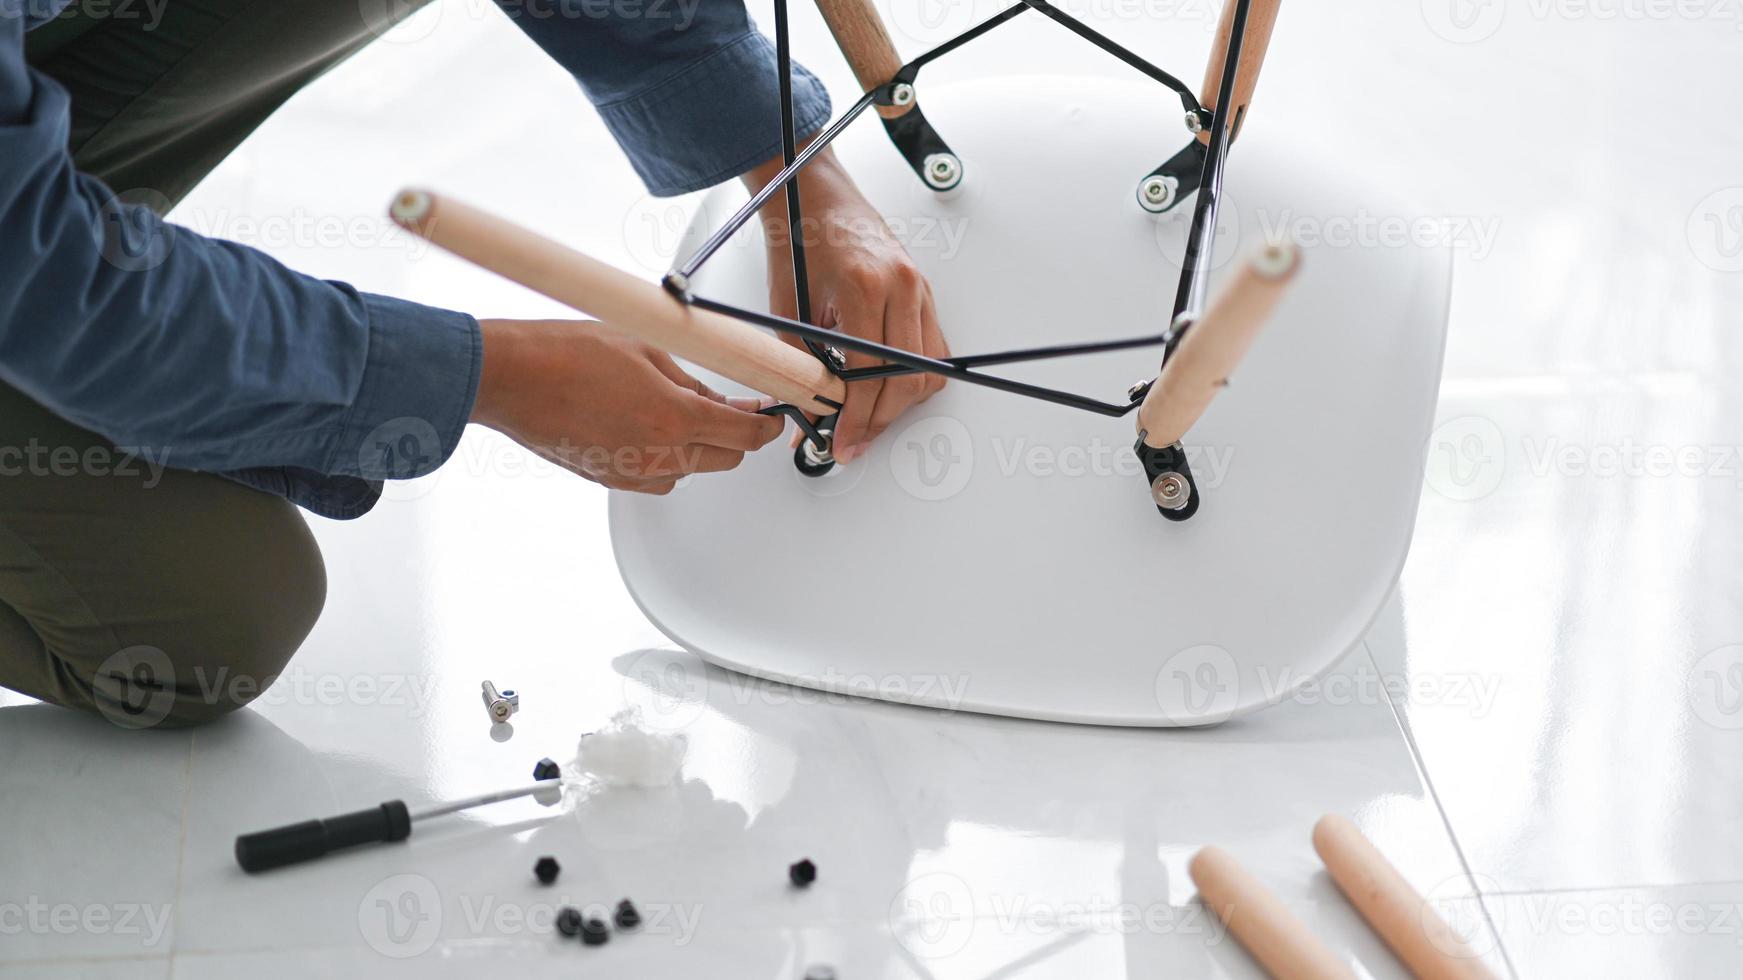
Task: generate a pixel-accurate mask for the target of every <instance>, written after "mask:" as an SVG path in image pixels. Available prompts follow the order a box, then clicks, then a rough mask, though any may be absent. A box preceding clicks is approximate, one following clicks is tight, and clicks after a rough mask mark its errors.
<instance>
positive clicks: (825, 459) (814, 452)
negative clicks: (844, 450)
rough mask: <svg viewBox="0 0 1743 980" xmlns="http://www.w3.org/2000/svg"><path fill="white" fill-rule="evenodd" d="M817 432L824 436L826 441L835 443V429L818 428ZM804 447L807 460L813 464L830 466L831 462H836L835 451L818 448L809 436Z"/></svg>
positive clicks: (830, 443) (831, 443)
mask: <svg viewBox="0 0 1743 980" xmlns="http://www.w3.org/2000/svg"><path fill="white" fill-rule="evenodd" d="M817 434H818V435H820V436H822V437H823V441H824V442H826V443H828V444H829V445H831V446H833V445H835V430H833V429H818V430H817ZM804 447H805V462H807V463H810V464H811V465H812V466H828V465H829V464H830V463H833V462H835V453H833V452H831V451H830V450H828V449H818V448H817V444H816V443H815V442H812V441H811V439H810V438H809V437H807V438H806V439H805V442H804Z"/></svg>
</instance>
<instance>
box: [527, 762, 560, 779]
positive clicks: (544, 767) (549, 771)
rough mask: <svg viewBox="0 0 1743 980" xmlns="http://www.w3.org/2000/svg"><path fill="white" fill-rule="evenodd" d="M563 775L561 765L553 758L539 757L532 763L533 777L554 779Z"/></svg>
mask: <svg viewBox="0 0 1743 980" xmlns="http://www.w3.org/2000/svg"><path fill="white" fill-rule="evenodd" d="M561 775H563V767H562V766H559V765H557V763H556V761H555V760H553V759H548V758H547V759H540V760H539V761H538V762H537V763H535V764H534V765H533V778H534V779H541V780H542V779H556V778H558V777H559V776H561Z"/></svg>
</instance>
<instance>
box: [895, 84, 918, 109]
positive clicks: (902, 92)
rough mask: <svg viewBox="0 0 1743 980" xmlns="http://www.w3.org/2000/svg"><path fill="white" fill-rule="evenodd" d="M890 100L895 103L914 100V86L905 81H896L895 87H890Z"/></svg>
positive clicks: (906, 102)
mask: <svg viewBox="0 0 1743 980" xmlns="http://www.w3.org/2000/svg"><path fill="white" fill-rule="evenodd" d="M890 101H891V102H894V103H895V104H896V105H907V104H908V103H910V102H912V101H914V86H912V85H909V84H908V83H907V82H897V83H896V87H895V88H892V89H890Z"/></svg>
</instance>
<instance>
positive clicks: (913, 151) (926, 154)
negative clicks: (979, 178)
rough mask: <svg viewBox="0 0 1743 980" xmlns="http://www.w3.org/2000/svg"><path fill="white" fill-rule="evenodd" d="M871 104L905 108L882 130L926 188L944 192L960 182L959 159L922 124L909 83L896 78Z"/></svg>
mask: <svg viewBox="0 0 1743 980" xmlns="http://www.w3.org/2000/svg"><path fill="white" fill-rule="evenodd" d="M873 101H874V102H876V103H877V104H878V105H894V106H907V107H908V111H907V112H904V113H902V114H901V115H899V116H897V117H895V118H894V119H885V120H883V123H884V131H885V132H887V133H889V134H890V142H891V143H894V144H895V145H896V152H898V153H900V154H901V155H902V159H904V160H906V161H908V166H910V167H912V168H913V169H914V173H916V174H918V175H919V176H920V179H921V180H922V181H924V182H925V184H926V186H927V187H930V188H932V189H933V190H935V191H947V190H950V189H951V188H952V187H955V186H956V185H957V184H960V183H962V158H961V157H958V156H957V155H956V153H955V152H954V151H952V150H951V149H950V145H949V144H948V143H945V142H944V138H943V137H942V136H939V135H938V131H937V130H935V129H933V128H932V124H931V123H929V122H927V121H926V114H925V113H923V112H921V111H920V107H919V106H918V105H916V104H915V102H914V85H913V83H912V82H909V81H903V80H902V79H900V78H897V79H896V80H895V81H893V82H891V83H890V84H888V85H886V86H884V87H883V88H881V89H878V90H877V93H876V95H875V97H874V99H873Z"/></svg>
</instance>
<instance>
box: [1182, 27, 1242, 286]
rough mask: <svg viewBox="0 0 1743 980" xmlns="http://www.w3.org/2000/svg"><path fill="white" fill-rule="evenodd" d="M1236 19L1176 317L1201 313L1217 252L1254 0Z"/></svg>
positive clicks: (1201, 173) (1188, 241)
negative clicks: (1225, 168) (1249, 14)
mask: <svg viewBox="0 0 1743 980" xmlns="http://www.w3.org/2000/svg"><path fill="white" fill-rule="evenodd" d="M1234 4H1235V16H1234V19H1233V20H1232V21H1231V22H1230V24H1229V48H1228V53H1227V55H1226V56H1225V57H1224V58H1223V77H1222V82H1221V83H1220V84H1219V85H1218V86H1217V95H1216V104H1217V108H1216V111H1215V112H1214V113H1213V114H1212V116H1211V124H1210V125H1211V129H1210V145H1209V146H1207V147H1206V148H1205V152H1204V169H1203V170H1201V171H1199V176H1198V199H1197V200H1196V201H1194V202H1193V210H1192V226H1191V227H1190V228H1189V229H1188V230H1187V232H1186V258H1185V260H1184V261H1183V262H1182V263H1181V266H1180V287H1179V288H1178V289H1177V290H1176V291H1175V294H1174V317H1175V318H1176V319H1178V318H1179V317H1180V315H1181V314H1182V313H1195V314H1196V313H1198V312H1199V311H1200V305H1201V304H1202V303H1203V301H1204V289H1205V285H1206V283H1207V282H1208V281H1209V279H1210V267H1211V258H1212V256H1213V255H1214V253H1215V251H1216V221H1217V210H1218V205H1219V203H1220V202H1219V200H1218V199H1219V198H1220V197H1221V196H1222V186H1223V160H1224V159H1225V157H1226V156H1227V154H1228V144H1229V139H1230V137H1231V133H1232V132H1233V130H1234V127H1233V126H1232V125H1231V123H1232V122H1233V118H1232V117H1233V116H1234V106H1233V105H1232V104H1231V103H1233V102H1234V100H1235V73H1236V72H1237V71H1239V70H1240V67H1241V47H1242V45H1243V43H1244V42H1245V41H1246V38H1247V8H1248V7H1250V6H1251V5H1252V0H1234Z"/></svg>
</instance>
